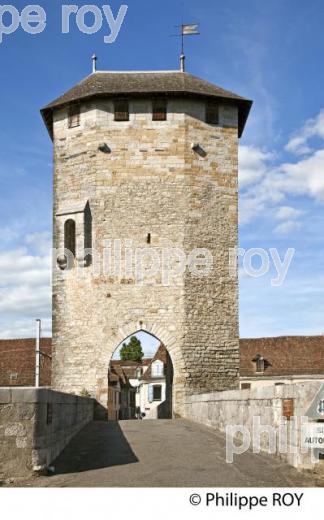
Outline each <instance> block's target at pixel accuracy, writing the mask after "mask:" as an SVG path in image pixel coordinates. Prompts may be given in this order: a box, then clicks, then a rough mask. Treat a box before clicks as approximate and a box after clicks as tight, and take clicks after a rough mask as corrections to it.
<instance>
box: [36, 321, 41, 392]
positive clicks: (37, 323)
mask: <svg viewBox="0 0 324 520" xmlns="http://www.w3.org/2000/svg"><path fill="white" fill-rule="evenodd" d="M41 323H42V322H41V320H39V319H38V320H36V365H35V366H36V370H35V386H36V388H39V374H40V337H41V327H42V325H41Z"/></svg>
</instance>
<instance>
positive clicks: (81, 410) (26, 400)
mask: <svg viewBox="0 0 324 520" xmlns="http://www.w3.org/2000/svg"><path fill="white" fill-rule="evenodd" d="M93 409H94V401H93V399H90V398H85V397H79V396H76V395H69V394H63V393H61V392H55V391H53V390H49V389H45V388H38V389H37V388H14V389H13V388H0V478H7V477H20V476H24V475H28V473H30V471H32V470H33V469H35V468H37V467H40V466H41V467H42V466H48V465H49V464H51V462H53V460H54V459H55V458H56V457H57V456H58V455H59V454H60V453H61V451H62V450H63V449H64V447H65V446H66V445H67V444H68V442H69V441H70V440H71V439H72V437H74V435H76V434H77V433H78V432H79V431H80V430H81V429H82V428H83V427H84V426H85V425H86V424H87V423H89V422H90V421H91V420H92V419H93Z"/></svg>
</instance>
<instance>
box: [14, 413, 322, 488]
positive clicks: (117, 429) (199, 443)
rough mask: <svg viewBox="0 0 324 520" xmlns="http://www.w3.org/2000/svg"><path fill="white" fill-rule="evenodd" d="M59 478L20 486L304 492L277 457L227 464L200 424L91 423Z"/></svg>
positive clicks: (249, 456)
mask: <svg viewBox="0 0 324 520" xmlns="http://www.w3.org/2000/svg"><path fill="white" fill-rule="evenodd" d="M54 466H55V474H54V475H53V476H50V477H34V478H32V479H29V480H28V481H26V482H21V483H20V485H27V486H45V487H52V486H55V487H211V488H215V487H237V486H238V487H250V486H251V487H263V486H265V487H290V486H296V487H302V486H314V484H315V483H316V482H315V480H314V476H312V475H305V474H301V473H299V472H298V471H296V470H295V469H294V468H292V467H291V466H289V465H288V464H285V463H284V462H282V461H280V460H278V459H276V458H275V457H271V456H266V455H258V454H253V453H252V452H250V451H249V452H247V453H244V454H242V455H239V456H236V458H235V461H234V463H233V464H228V463H227V462H226V460H225V435H224V434H222V433H219V432H216V431H214V430H212V429H210V428H208V427H205V426H202V425H198V424H196V423H193V422H190V421H186V420H182V419H177V420H173V421H171V420H166V421H164V420H159V421H150V420H146V421H145V420H143V421H121V422H118V423H117V422H116V423H113V422H110V423H105V422H92V423H90V424H89V425H88V426H86V427H85V428H84V429H83V430H82V431H81V432H80V433H79V434H78V435H77V436H76V437H75V438H74V439H73V440H72V441H71V442H70V444H69V445H68V446H67V447H66V448H65V450H64V451H63V452H62V454H61V455H60V456H59V457H58V459H57V460H56V461H55V463H54Z"/></svg>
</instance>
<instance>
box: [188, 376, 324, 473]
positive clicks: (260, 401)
mask: <svg viewBox="0 0 324 520" xmlns="http://www.w3.org/2000/svg"><path fill="white" fill-rule="evenodd" d="M321 386H322V383H321V382H313V383H300V384H296V385H282V386H275V385H273V386H271V387H269V386H266V387H260V388H256V389H253V390H239V391H228V392H219V393H213V392H211V393H208V394H200V395H191V396H189V397H187V398H186V399H185V402H184V404H183V407H182V411H181V415H182V417H184V418H186V419H190V420H192V421H195V422H199V423H201V424H205V425H207V426H211V427H212V428H216V429H217V430H220V431H223V432H225V431H226V427H227V426H236V425H242V426H244V427H245V428H246V429H247V431H248V432H249V434H250V435H251V439H252V442H251V445H250V448H251V449H252V447H255V446H256V445H257V436H253V419H254V418H255V417H259V418H260V422H261V424H262V425H267V426H270V427H271V428H273V429H274V432H275V435H276V439H277V443H276V445H275V454H276V455H277V456H279V457H281V458H282V459H284V460H285V461H287V462H288V463H289V464H291V465H292V466H294V467H296V468H299V469H303V468H307V469H310V468H313V467H314V462H313V461H312V458H311V452H310V450H308V451H306V452H302V450H301V427H300V424H301V423H300V422H299V421H298V422H297V425H296V427H294V426H293V422H289V421H288V423H287V428H288V430H287V431H288V436H287V450H286V451H285V452H281V450H280V448H279V446H280V445H279V442H278V440H279V424H280V421H281V418H282V416H283V413H284V408H285V404H284V403H285V402H287V401H286V400H289V402H290V403H291V404H290V411H291V412H292V413H293V415H294V416H295V417H297V418H299V419H300V418H301V417H305V416H306V412H307V410H308V408H309V406H310V405H311V403H312V402H313V400H314V398H315V396H316V395H317V393H318V391H319V390H320V388H321ZM293 428H294V431H295V437H294V436H293V435H292V429H293ZM238 439H239V440H240V442H241V441H242V438H241V437H240V436H238ZM260 448H261V451H263V452H264V453H269V435H268V434H267V433H265V434H263V435H261V445H260Z"/></svg>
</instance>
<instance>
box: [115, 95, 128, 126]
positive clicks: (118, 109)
mask: <svg viewBox="0 0 324 520" xmlns="http://www.w3.org/2000/svg"><path fill="white" fill-rule="evenodd" d="M115 121H129V101H128V99H118V100H117V101H115Z"/></svg>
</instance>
